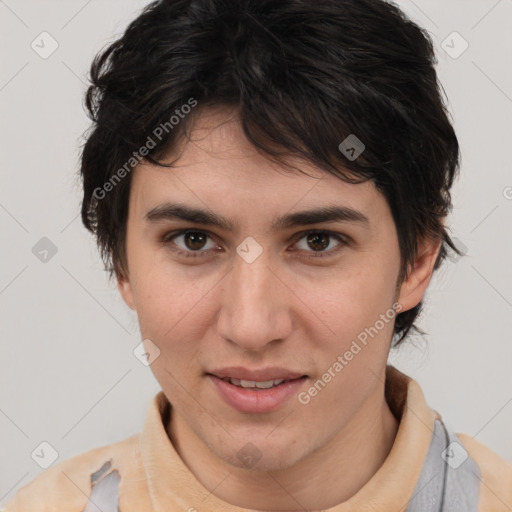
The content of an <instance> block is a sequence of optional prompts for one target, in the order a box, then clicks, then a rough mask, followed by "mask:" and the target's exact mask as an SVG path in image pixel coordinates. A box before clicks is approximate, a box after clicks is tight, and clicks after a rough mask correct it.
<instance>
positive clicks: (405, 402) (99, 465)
mask: <svg viewBox="0 0 512 512" xmlns="http://www.w3.org/2000/svg"><path fill="white" fill-rule="evenodd" d="M386 400H387V401H388V403H389V405H390V408H391V410H392V411H393V414H395V416H396V417H397V419H398V420H399V421H400V424H399V429H398V433H397V436H396V439H395V442H394V444H393V447H392V449H391V451H390V453H389V455H388V457H387V458H386V460H385V461H384V463H383V465H382V466H381V467H380V469H379V470H378V471H377V472H376V473H375V475H374V476H373V477H372V478H371V479H370V481H368V482H367V483H366V484H365V485H364V486H363V487H362V488H361V489H360V490H359V491H358V492H357V493H356V494H355V495H354V496H353V497H352V498H350V499H349V500H348V501H345V502H343V503H340V504H339V505H337V506H335V507H332V508H330V509H328V510H329V512H371V511H375V512H377V511H378V512H384V511H390V512H400V511H406V510H407V512H416V511H418V512H420V511H421V512H429V511H449V510H453V511H485V512H499V511H511V510H512V465H511V464H509V463H508V462H506V461H505V460H504V459H502V458H501V457H500V456H498V455H497V454H496V453H494V452H493V451H492V450H490V449H489V448H488V447H486V446H485V445H482V444H481V443H480V442H478V441H476V440H475V439H473V438H472V437H471V436H469V435H466V434H455V433H453V432H451V431H450V430H448V429H445V426H444V424H443V423H442V418H441V416H440V415H439V414H438V413H437V412H436V411H434V410H432V409H431V408H430V407H429V406H428V405H427V403H426V401H425V398H424V396H423V393H422V391H421V388H420V387H419V385H418V383H417V382H416V381H414V380H413V379H411V378H409V377H407V376H406V375H404V374H403V373H401V372H399V371H398V370H397V369H395V368H394V367H392V366H388V367H387V372H386ZM171 410H172V407H171V405H170V403H169V401H168V400H167V398H166V397H165V395H164V394H163V392H162V391H160V392H159V393H158V394H157V395H156V396H155V397H154V398H153V400H152V403H151V406H150V407H149V410H148V414H147V417H146V420H145V424H144V427H143V430H142V432H140V433H139V434H136V435H133V436H131V437H129V438H127V439H125V440H123V441H120V442H118V443H115V444H112V445H107V446H103V447H100V448H95V449H92V450H89V451H87V452H85V453H82V454H80V455H77V456H75V457H73V458H70V459H68V460H66V461H63V462H60V463H59V464H57V465H55V466H54V467H51V468H49V469H47V470H46V471H44V472H43V473H41V474H40V475H39V476H38V477H36V478H35V479H34V480H33V481H32V482H31V483H29V484H28V485H25V486H24V487H22V488H21V489H20V490H19V491H18V492H17V494H16V495H15V497H14V498H13V500H11V501H10V502H9V503H8V504H7V506H6V508H5V509H4V510H5V511H7V512H42V511H52V512H92V511H94V512H96V511H99V510H101V511H102V512H129V511H134V512H150V511H155V512H173V511H184V512H195V511H197V512H208V511H212V512H243V511H244V510H248V509H242V508H240V507H236V506H233V505H231V504H230V503H227V502H225V501H223V500H221V499H219V498H217V497H216V496H215V495H214V494H213V493H212V492H210V491H209V490H208V489H206V488H204V487H203V486H202V484H201V483H200V482H199V481H198V480H197V479H196V478H195V476H194V475H193V474H192V473H191V471H190V470H189V469H188V467H187V466H186V465H185V464H184V462H183V461H182V459H181V458H180V456H179V455H178V453H177V452H176V450H175V449H174V446H173V444H172V443H171V441H170V439H169V437H168V435H167V433H166V429H165V426H166V424H167V422H168V419H169V415H170V413H171Z"/></svg>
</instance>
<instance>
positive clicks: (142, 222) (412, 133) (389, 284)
mask: <svg viewBox="0 0 512 512" xmlns="http://www.w3.org/2000/svg"><path fill="white" fill-rule="evenodd" d="M435 65H436V60H435V53H434V48H433V44H432V41H431V39H430V36H429V35H428V33H427V32H426V31H425V30H424V29H422V28H420V27H419V26H418V25H416V24H415V23H413V22H412V21H411V20H410V19H408V18H407V17H406V16H405V15H404V14H403V13H402V11H401V10H400V9H399V8H398V7H397V6H396V5H394V4H392V3H390V2H386V1H384V0H315V1H313V0H230V1H227V0H162V1H158V2H152V3H150V4H149V5H148V6H147V7H146V8H145V9H144V10H143V11H142V12H141V14H140V15H139V16H138V17H137V18H136V19H135V20H134V21H133V22H132V23H131V24H130V25H129V26H128V28H127V30H126V31H125V32H124V34H123V35H122V36H121V37H120V38H119V39H118V40H117V41H115V42H113V43H112V44H110V45H109V46H108V47H107V48H105V49H104V50H103V51H102V52H100V54H98V55H97V56H96V58H95V59H94V62H93V63H92V67H91V73H90V78H91V86H90V87H89V89H88V91H87V96H86V105H87V108H88V110H89V112H90V115H91V118H92V123H93V126H92V130H91V132H90V133H89V135H88V137H87V141H86V143H85V145H84V147H83V152H82V158H81V177H82V179H83V189H84V195H83V203H82V219H83V222H84V224H85V226H86V228H87V229H89V230H90V231H91V232H92V233H94V234H95V236H96V239H97V242H98V245H99V248H100V251H101V255H102V257H103V259H104V262H105V265H106V268H107V269H108V271H109V272H110V275H111V277H113V278H115V279H116V281H117V285H118V288H119V291H120V293H121V295H122V297H123V299H124V301H125V302H126V304H127V305H128V306H129V307H130V308H132V309H133V310H134V311H136V313H137V316H138V320H139V324H140V332H141V339H142V340H143V342H142V351H141V357H143V358H145V360H146V362H147V364H148V365H149V366H150V368H151V370H152V372H153V373H154V375H155V377H156V379H157V380H158V382H159V384H160V386H161V388H162V390H161V391H160V392H159V393H158V394H157V395H156V396H155V397H154V399H153V401H152V403H151V404H150V406H149V409H148V414H147V417H146V420H145V424H144V427H143V429H142V431H141V432H140V433H137V434H135V435H133V436H131V437H129V438H127V439H124V440H121V441H119V442H117V443H114V444H112V445H106V446H102V447H98V448H94V449H91V450H90V451H87V452H85V453H82V454H79V455H76V456H75V457H72V458H70V459H68V460H66V461H63V462H60V463H59V464H57V465H55V466H53V467H51V468H49V469H47V470H46V471H44V472H43V473H42V474H40V475H39V476H38V477H37V478H35V479H34V480H33V481H32V482H31V483H29V484H28V485H26V486H25V487H23V488H21V489H20V490H19V491H18V492H17V493H16V495H15V497H14V499H13V500H12V501H11V502H10V503H9V504H8V505H7V507H6V510H7V511H9V512H21V511H31V512H36V511H39V510H41V511H42V510H53V511H61V510H62V511H66V512H74V511H77V512H78V511H85V512H90V511H92V510H95V511H96V510H101V511H103V512H108V511H122V512H127V511H130V510H133V511H137V512H144V511H150V510H155V511H157V510H158V511H163V510H165V511H178V510H180V511H183V510H185V511H188V512H197V511H198V512H206V511H219V512H220V511H223V512H236V511H242V510H265V511H302V510H329V511H332V512H342V511H343V512H346V511H358V512H360V511H362V510H366V511H397V512H398V511H399V510H407V511H408V512H415V511H421V512H425V511H448V510H464V511H477V510H479V511H493V512H495V511H501V510H511V509H512V467H511V465H510V464H508V463H507V462H506V461H505V460H504V459H502V458H501V457H500V456H499V455H498V454H496V453H495V452H493V451H492V450H491V449H490V448H488V447H486V446H485V445H483V444H481V443H480V442H478V441H477V440H475V439H473V438H472V437H471V436H469V435H467V434H457V433H455V432H453V431H452V430H451V428H448V427H447V426H446V425H445V423H444V422H443V419H442V416H441V414H440V413H439V412H437V411H435V410H434V409H432V408H431V407H430V406H429V405H428V404H427V402H426V399H425V397H424V395H423V393H422V390H421V388H420V386H419V385H418V383H417V382H416V381H414V380H413V379H412V378H410V377H409V376H407V375H405V374H404V373H402V372H400V371H399V370H398V369H397V368H395V367H393V366H392V365H389V364H387V360H388V354H389V351H390V349H391V347H397V346H399V345H400V344H402V343H403V342H404V341H406V340H407V337H408V335H409V334H410V333H412V332H413V331H414V330H415V329H418V327H417V326H416V325H415V321H416V319H417V317H418V314H419V313H420V311H421V308H422V299H423V296H424V294H425V291H426V289H427V287H428V284H429V282H430V279H431V276H432V274H433V273H434V272H435V271H436V270H437V269H438V268H439V266H440V265H441V264H442V262H443V261H444V259H445V258H446V257H447V255H448V254H449V252H450V251H455V252H457V251H458V249H457V247H456V246H455V245H454V243H453V241H452V240H451V238H450V236H449V234H448V229H447V227H446V220H447V216H448V214H449V212H450V209H451V196H450V188H451V186H452V184H453V182H454V179H455V178H456V176H457V172H458V168H459V146H458V142H457V137H456V134H455V132H454V129H453V127H452V125H451V123H450V120H449V115H448V112H447V107H446V104H445V101H444V99H443V97H442V94H441V86H440V84H439V81H438V78H437V74H436V70H435Z"/></svg>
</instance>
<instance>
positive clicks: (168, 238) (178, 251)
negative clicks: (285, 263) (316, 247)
mask: <svg viewBox="0 0 512 512" xmlns="http://www.w3.org/2000/svg"><path fill="white" fill-rule="evenodd" d="M186 233H202V234H205V235H206V236H207V237H208V238H210V239H212V238H213V237H212V236H211V235H210V233H208V231H203V230H199V229H182V230H179V231H173V232H172V233H168V234H167V235H165V236H164V237H163V239H162V244H163V245H165V246H168V244H169V242H172V241H173V240H174V239H175V238H176V237H178V236H180V235H184V234H186ZM312 234H325V235H328V236H329V237H332V238H334V239H336V241H337V242H339V245H337V246H336V247H335V248H334V249H330V250H329V251H325V252H315V251H306V252H311V253H312V255H311V256H306V258H325V257H329V256H332V255H334V254H335V253H337V252H338V251H340V250H341V249H342V248H343V247H344V246H346V245H348V241H347V240H346V239H345V237H343V236H342V235H340V234H339V233H334V232H332V231H326V230H322V229H313V230H310V231H303V232H301V233H298V235H301V236H300V237H299V238H298V239H297V240H296V242H295V244H297V243H298V242H299V241H300V240H302V239H303V238H305V237H307V236H308V235H312ZM171 250H172V251H173V252H175V253H176V254H178V255H179V256H184V257H186V258H201V257H203V256H202V253H207V252H209V251H203V250H197V251H184V250H183V249H176V248H174V247H171Z"/></svg>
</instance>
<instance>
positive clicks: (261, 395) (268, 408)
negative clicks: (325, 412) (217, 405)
mask: <svg viewBox="0 0 512 512" xmlns="http://www.w3.org/2000/svg"><path fill="white" fill-rule="evenodd" d="M207 377H208V378H209V379H210V380H211V381H212V382H213V383H214V385H215V387H216V388H217V390H218V391H219V393H220V395H221V397H222V398H223V399H224V401H225V402H226V403H227V404H228V405H230V406H231V407H234V408H235V409H237V410H238V411H240V412H244V413H265V412H272V411H275V410H276V409H278V408H279V407H281V406H282V405H283V404H284V403H285V402H286V401H287V400H289V399H290V398H291V397H292V396H293V395H297V393H298V392H299V389H300V387H301V386H302V385H303V384H304V382H305V381H306V379H307V377H301V378H299V379H293V380H289V381H287V382H283V383H282V384H279V386H275V387H273V388H269V389H259V390H255V389H247V388H242V387H240V386H235V385H234V384H231V383H230V382H228V381H225V380H222V379H219V378H218V377H215V376H214V375H207Z"/></svg>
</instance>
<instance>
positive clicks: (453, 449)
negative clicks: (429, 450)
mask: <svg viewBox="0 0 512 512" xmlns="http://www.w3.org/2000/svg"><path fill="white" fill-rule="evenodd" d="M441 457H442V458H443V460H444V461H445V462H446V464H448V466H450V467H451V468H452V469H457V468H458V467H459V466H460V465H461V464H462V463H463V462H464V461H465V460H466V459H467V458H468V452H467V451H466V450H465V449H464V448H463V446H462V445H461V444H460V443H457V442H456V441H452V442H451V443H450V444H449V445H448V447H447V448H446V449H445V450H443V451H442V453H441Z"/></svg>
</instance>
